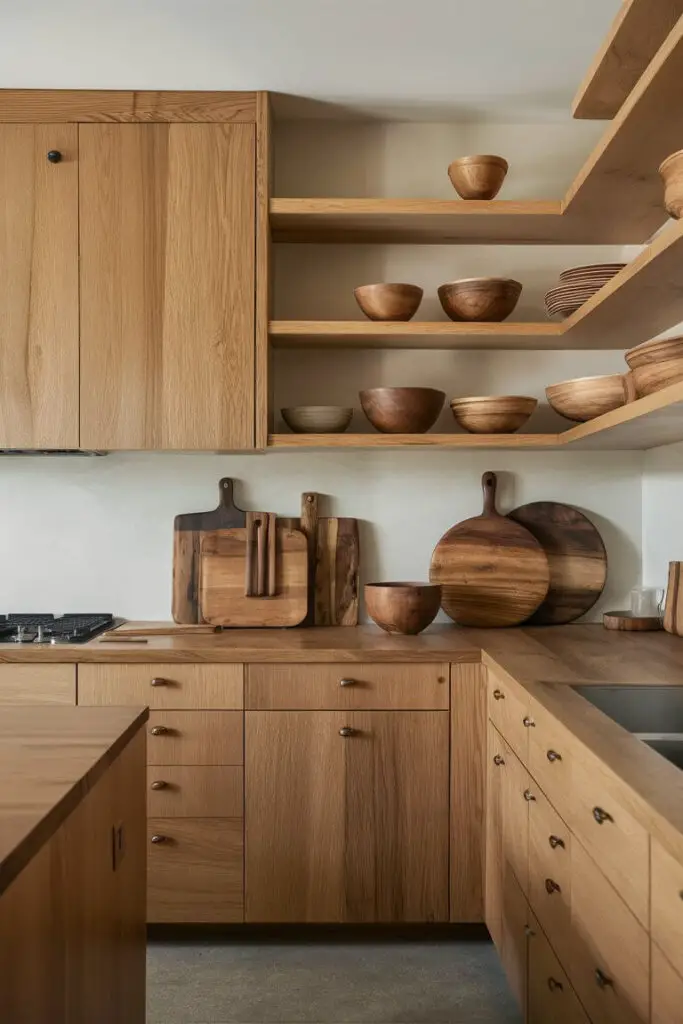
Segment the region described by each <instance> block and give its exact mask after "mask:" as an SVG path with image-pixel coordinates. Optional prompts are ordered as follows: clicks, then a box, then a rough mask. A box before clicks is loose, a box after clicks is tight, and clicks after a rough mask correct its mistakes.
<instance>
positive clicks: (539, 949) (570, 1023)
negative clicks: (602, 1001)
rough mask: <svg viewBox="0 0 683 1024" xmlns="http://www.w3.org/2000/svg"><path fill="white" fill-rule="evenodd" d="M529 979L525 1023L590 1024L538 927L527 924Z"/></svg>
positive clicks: (531, 921) (532, 920)
mask: <svg viewBox="0 0 683 1024" xmlns="http://www.w3.org/2000/svg"><path fill="white" fill-rule="evenodd" d="M529 926H530V929H531V933H530V936H529V980H528V990H527V1018H526V1019H527V1024H550V1022H551V1021H557V1022H558V1024H590V1021H589V1020H588V1017H587V1016H586V1014H585V1012H584V1009H583V1007H582V1006H581V1003H580V1002H579V998H578V996H577V995H576V992H575V991H574V989H573V988H572V986H571V983H570V981H569V978H568V977H567V975H566V974H565V972H564V969H563V967H562V965H561V963H560V961H559V960H558V959H557V957H556V956H555V954H554V952H553V950H552V948H551V946H550V943H549V942H548V940H547V938H546V937H545V935H544V934H543V930H542V929H541V927H540V924H539V922H538V921H537V920H535V918H534V915H533V914H532V915H531V917H530V921H529Z"/></svg>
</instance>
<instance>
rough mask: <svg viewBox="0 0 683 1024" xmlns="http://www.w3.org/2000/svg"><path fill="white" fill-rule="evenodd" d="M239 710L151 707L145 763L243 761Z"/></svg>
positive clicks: (241, 726) (242, 720)
mask: <svg viewBox="0 0 683 1024" xmlns="http://www.w3.org/2000/svg"><path fill="white" fill-rule="evenodd" d="M243 734H244V715H243V713H242V712H241V711H152V712H151V713H150V716H149V722H148V723H147V737H148V738H147V764H155V765H167V764H181V765H184V764H244V735H243Z"/></svg>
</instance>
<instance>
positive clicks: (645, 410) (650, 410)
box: [268, 383, 683, 451]
mask: <svg viewBox="0 0 683 1024" xmlns="http://www.w3.org/2000/svg"><path fill="white" fill-rule="evenodd" d="M678 441H683V383H679V384H672V385H671V386H670V387H668V388H663V389H662V390H661V391H657V392H656V393H655V394H654V395H648V396H647V397H646V398H640V399H638V400H637V401H635V402H632V403H631V404H630V405H626V406H624V407H623V408H621V409H616V410H615V411H614V412H610V413H607V414H606V415H605V416H598V417H597V418H596V419H594V420H590V422H588V423H579V424H577V425H576V426H574V427H570V428H569V429H568V430H565V431H563V432H562V433H559V434H455V433H453V434H271V435H270V436H269V438H268V446H269V447H270V448H276V449H279V450H282V451H294V450H297V449H310V448H347V449H348V448H416V447H417V448H441V449H444V448H447V449H458V448H484V449H525V450H534V449H537V450H548V449H555V450H567V451H573V450H584V449H594V450H596V451H601V450H602V451H612V450H624V451H641V450H645V449H648V448H658V447H661V446H662V445H667V444H674V443H676V442H678Z"/></svg>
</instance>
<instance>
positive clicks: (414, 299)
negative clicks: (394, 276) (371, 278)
mask: <svg viewBox="0 0 683 1024" xmlns="http://www.w3.org/2000/svg"><path fill="white" fill-rule="evenodd" d="M353 294H354V295H355V297H356V302H357V303H358V305H359V306H360V308H361V309H362V310H363V312H364V313H365V315H366V317H367V318H368V319H369V320H399V321H406V320H411V319H412V318H413V317H414V316H415V314H416V312H417V309H418V306H419V305H420V303H421V302H422V296H423V294H424V293H423V291H422V288H419V287H418V286H417V285H416V284H363V285H361V286H360V288H354V290H353Z"/></svg>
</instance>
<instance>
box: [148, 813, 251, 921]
mask: <svg viewBox="0 0 683 1024" xmlns="http://www.w3.org/2000/svg"><path fill="white" fill-rule="evenodd" d="M242 824H243V823H242V821H241V819H233V818H222V819H221V818H152V819H150V820H149V821H148V823H147V825H148V838H149V853H148V861H147V920H148V921H149V922H153V923H154V922H159V923H163V922H179V923H188V924H193V923H204V922H215V923H228V922H232V921H243V920H244V892H243V874H244V872H243V846H244V842H243V831H242ZM155 839H156V840H157V841H155Z"/></svg>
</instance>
